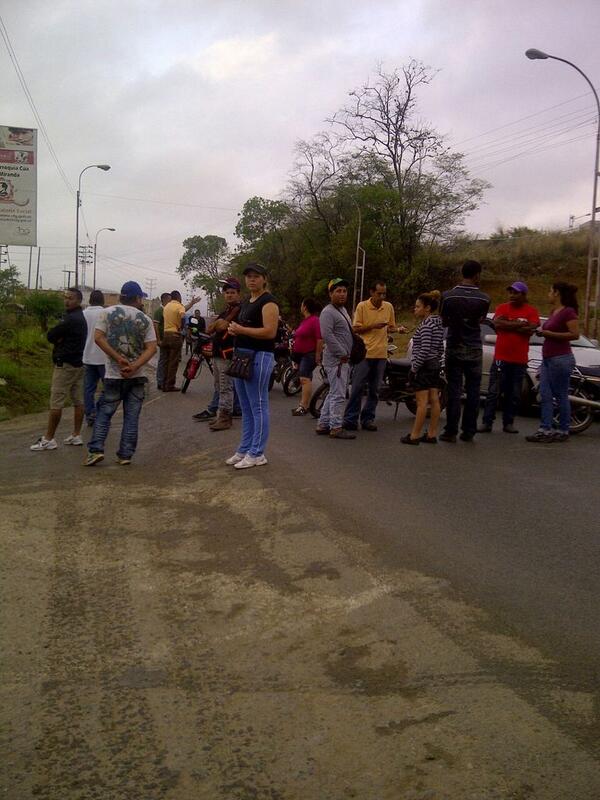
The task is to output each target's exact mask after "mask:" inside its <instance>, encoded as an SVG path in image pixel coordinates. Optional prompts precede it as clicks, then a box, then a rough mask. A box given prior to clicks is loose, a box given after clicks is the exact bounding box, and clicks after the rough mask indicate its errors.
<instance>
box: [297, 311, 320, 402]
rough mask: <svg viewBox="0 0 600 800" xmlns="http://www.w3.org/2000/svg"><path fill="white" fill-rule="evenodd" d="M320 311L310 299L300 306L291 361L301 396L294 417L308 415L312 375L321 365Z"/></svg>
mask: <svg viewBox="0 0 600 800" xmlns="http://www.w3.org/2000/svg"><path fill="white" fill-rule="evenodd" d="M320 310H321V306H320V305H319V304H318V303H317V301H316V300H313V299H312V297H307V298H305V299H304V300H303V301H302V305H301V306H300V311H301V312H302V316H303V317H304V319H303V320H302V322H301V323H300V325H298V327H297V328H296V330H295V331H294V349H293V351H292V359H293V360H294V362H295V363H296V364H297V365H298V374H299V376H300V383H301V385H302V395H301V399H300V405H299V406H298V408H295V409H294V410H293V411H292V415H293V416H294V417H304V416H305V415H306V414H307V413H308V406H309V403H310V398H311V395H312V374H313V372H314V370H315V367H316V366H317V364H320V363H321V350H322V349H323V340H322V339H321V328H320V326H319V312H320Z"/></svg>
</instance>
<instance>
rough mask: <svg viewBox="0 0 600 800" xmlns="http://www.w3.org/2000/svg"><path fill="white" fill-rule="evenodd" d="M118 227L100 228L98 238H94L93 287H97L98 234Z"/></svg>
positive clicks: (97, 232)
mask: <svg viewBox="0 0 600 800" xmlns="http://www.w3.org/2000/svg"><path fill="white" fill-rule="evenodd" d="M116 230H117V229H116V228H100V230H99V231H96V238H95V239H94V281H93V283H94V285H93V288H94V289H95V288H96V250H97V249H98V234H99V233H102V231H116Z"/></svg>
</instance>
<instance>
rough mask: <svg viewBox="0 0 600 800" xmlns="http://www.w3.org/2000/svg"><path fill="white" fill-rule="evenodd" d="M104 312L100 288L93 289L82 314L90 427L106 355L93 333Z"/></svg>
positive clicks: (86, 417) (87, 416)
mask: <svg viewBox="0 0 600 800" xmlns="http://www.w3.org/2000/svg"><path fill="white" fill-rule="evenodd" d="M103 314H104V294H103V293H102V292H101V291H100V289H94V290H93V291H92V292H91V293H90V303H89V305H88V307H87V308H85V309H84V310H83V316H84V317H85V321H86V323H87V338H86V340H85V349H84V351H83V366H84V368H85V370H84V373H83V405H84V412H85V420H86V422H87V424H88V425H89V427H90V428H91V427H92V425H93V424H94V420H95V419H96V389H97V388H98V384H99V383H100V381H101V380H102V379H103V378H104V362H105V361H106V357H105V355H104V353H103V352H102V350H100V348H99V347H98V345H97V344H96V341H95V339H94V334H95V330H96V323H97V322H98V321H99V319H100V317H101V316H102V315H103Z"/></svg>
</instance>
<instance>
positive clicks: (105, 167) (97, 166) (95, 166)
mask: <svg viewBox="0 0 600 800" xmlns="http://www.w3.org/2000/svg"><path fill="white" fill-rule="evenodd" d="M87 169H102V170H104V171H105V172H106V170H108V169H110V164H90V165H89V166H87V167H84V168H83V169H82V170H81V172H80V173H79V181H78V182H77V214H76V217H75V287H78V286H79V207H80V206H81V176H82V175H83V173H84V172H85V171H86V170H87Z"/></svg>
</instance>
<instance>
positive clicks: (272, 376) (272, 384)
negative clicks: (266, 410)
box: [269, 370, 276, 391]
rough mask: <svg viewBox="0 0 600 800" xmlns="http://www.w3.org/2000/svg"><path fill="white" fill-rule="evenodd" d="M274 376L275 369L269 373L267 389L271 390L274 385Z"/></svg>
mask: <svg viewBox="0 0 600 800" xmlns="http://www.w3.org/2000/svg"><path fill="white" fill-rule="evenodd" d="M275 378H276V375H275V370H273V372H272V373H271V377H270V378H269V391H271V389H272V388H273V386H274V385H275Z"/></svg>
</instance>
